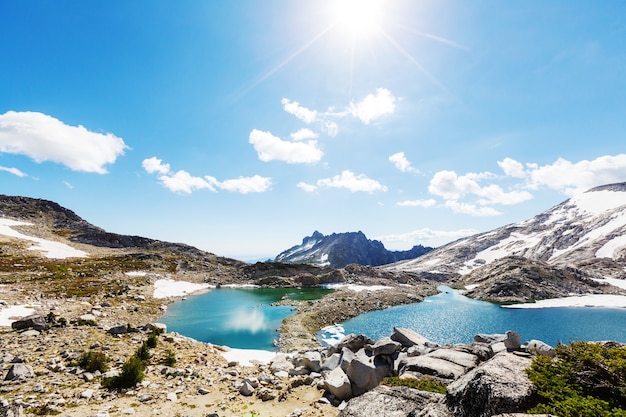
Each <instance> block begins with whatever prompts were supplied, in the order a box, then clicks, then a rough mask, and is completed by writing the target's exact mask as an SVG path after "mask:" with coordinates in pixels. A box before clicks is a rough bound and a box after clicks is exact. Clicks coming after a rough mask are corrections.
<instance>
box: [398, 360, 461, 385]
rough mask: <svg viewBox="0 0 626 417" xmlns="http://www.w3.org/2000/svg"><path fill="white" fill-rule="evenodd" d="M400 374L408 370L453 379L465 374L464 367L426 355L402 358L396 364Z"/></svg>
mask: <svg viewBox="0 0 626 417" xmlns="http://www.w3.org/2000/svg"><path fill="white" fill-rule="evenodd" d="M398 370H399V373H400V375H402V374H404V373H407V372H410V373H415V372H417V373H419V374H423V375H431V376H435V377H439V378H444V379H449V380H454V379H457V378H459V377H460V376H461V375H463V374H465V371H466V369H465V368H464V367H463V366H461V365H458V364H456V363H453V362H450V361H448V360H446V359H442V358H436V357H432V356H430V354H428V355H422V356H412V357H407V358H405V359H402V360H401V361H400V364H399V365H398Z"/></svg>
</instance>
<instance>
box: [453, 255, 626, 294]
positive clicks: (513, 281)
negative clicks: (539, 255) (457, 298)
mask: <svg viewBox="0 0 626 417" xmlns="http://www.w3.org/2000/svg"><path fill="white" fill-rule="evenodd" d="M450 284H452V285H455V286H458V287H466V288H469V290H468V291H467V292H465V295H467V296H468V297H472V298H477V299H480V300H485V301H494V302H499V303H525V302H529V301H534V300H543V299H547V298H561V297H568V296H571V295H583V294H626V292H624V291H621V290H620V289H619V288H617V287H614V286H611V285H604V284H602V283H601V281H600V280H598V277H594V276H593V275H590V274H589V273H588V272H585V271H584V270H581V269H577V268H572V267H562V268H561V267H555V266H552V265H549V264H547V263H545V262H541V261H535V260H531V259H526V258H523V257H521V256H509V257H506V258H500V259H497V260H495V261H493V262H492V263H490V264H488V265H485V266H483V267H482V268H478V269H476V270H474V271H473V272H471V273H469V274H467V275H463V276H461V277H460V278H459V279H457V280H453V281H451V282H450Z"/></svg>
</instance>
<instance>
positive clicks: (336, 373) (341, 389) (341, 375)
mask: <svg viewBox="0 0 626 417" xmlns="http://www.w3.org/2000/svg"><path fill="white" fill-rule="evenodd" d="M324 388H326V390H327V391H328V392H330V393H331V394H332V395H334V396H335V398H337V399H339V400H347V399H348V398H350V397H352V388H351V386H350V380H349V379H348V376H347V375H346V374H345V372H344V371H343V370H342V369H341V368H339V367H337V368H335V369H333V370H332V371H331V372H330V373H329V374H328V375H327V376H326V378H325V379H324Z"/></svg>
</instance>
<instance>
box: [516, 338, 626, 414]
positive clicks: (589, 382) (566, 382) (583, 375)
mask: <svg viewBox="0 0 626 417" xmlns="http://www.w3.org/2000/svg"><path fill="white" fill-rule="evenodd" d="M555 350H556V359H554V360H553V359H550V358H546V357H543V356H537V357H536V358H535V359H534V360H533V363H532V365H531V367H530V368H529V369H528V370H527V373H528V376H529V378H530V380H531V381H532V382H533V384H535V386H536V387H537V393H538V394H539V397H540V398H541V400H540V403H539V404H538V405H537V406H536V407H534V408H532V409H531V410H529V412H531V413H550V414H554V415H558V416H560V417H626V346H616V345H614V344H612V343H605V344H602V343H586V342H574V343H571V344H569V345H559V346H557V347H556V349H555Z"/></svg>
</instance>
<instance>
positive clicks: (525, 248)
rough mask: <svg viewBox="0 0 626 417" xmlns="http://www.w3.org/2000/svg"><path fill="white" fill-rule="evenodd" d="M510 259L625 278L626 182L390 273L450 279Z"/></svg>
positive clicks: (443, 248) (397, 265)
mask: <svg viewBox="0 0 626 417" xmlns="http://www.w3.org/2000/svg"><path fill="white" fill-rule="evenodd" d="M508 256H521V257H524V258H527V259H531V260H535V261H540V262H544V263H546V264H548V265H552V266H555V267H566V266H567V267H577V268H580V269H582V270H585V271H587V272H589V273H590V274H592V275H597V276H604V277H615V278H624V277H625V276H626V270H625V268H624V265H625V263H626V183H620V184H611V185H606V186H602V187H596V188H593V189H591V190H589V191H587V192H585V193H582V194H580V195H578V196H575V197H572V198H570V199H569V200H567V201H565V202H563V203H561V204H559V205H557V206H555V207H553V208H551V209H549V210H547V211H545V212H543V213H541V214H538V215H537V216H534V217H532V218H530V219H528V220H525V221H521V222H519V223H514V224H510V225H506V226H503V227H500V228H498V229H495V230H492V231H489V232H485V233H480V234H477V235H474V236H470V237H467V238H464V239H460V240H457V241H455V242H452V243H449V244H447V245H444V246H441V247H439V248H437V249H435V250H433V251H431V252H429V253H428V254H426V255H423V256H420V257H419V258H416V259H412V260H408V261H401V262H398V263H395V264H393V265H390V266H388V267H386V269H388V270H395V271H412V272H418V273H436V274H443V275H445V276H448V277H451V276H456V275H467V274H469V273H471V272H472V271H475V270H477V269H478V268H481V267H483V266H484V265H488V264H490V263H492V262H494V261H496V260H498V259H501V258H505V257H508Z"/></svg>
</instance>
